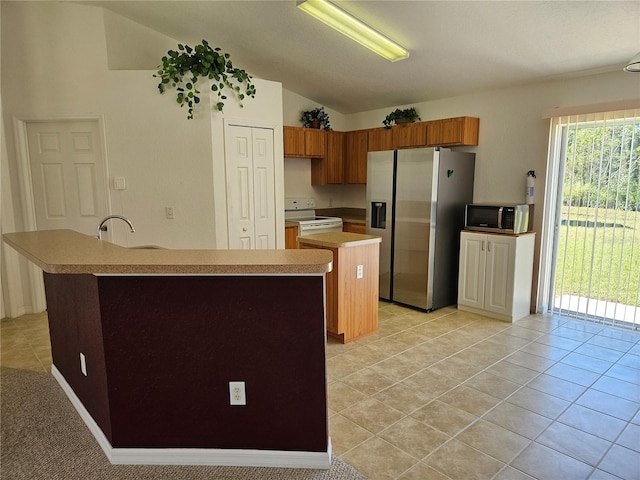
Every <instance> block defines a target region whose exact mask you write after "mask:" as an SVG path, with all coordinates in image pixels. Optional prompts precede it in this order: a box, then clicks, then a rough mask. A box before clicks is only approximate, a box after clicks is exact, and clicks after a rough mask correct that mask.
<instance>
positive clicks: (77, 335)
mask: <svg viewBox="0 0 640 480" xmlns="http://www.w3.org/2000/svg"><path fill="white" fill-rule="evenodd" d="M3 238H4V241H5V242H6V243H7V244H9V245H10V246H12V247H13V248H15V249H16V250H17V251H18V252H20V253H21V254H23V255H24V256H26V257H27V258H28V259H29V260H31V261H32V262H34V263H35V264H36V265H38V266H39V267H40V268H42V269H43V271H44V281H45V291H46V296H47V310H48V318H49V330H50V337H51V349H52V355H53V367H52V373H53V375H54V377H55V378H56V379H57V380H58V382H59V383H60V385H61V386H62V387H63V389H64V390H65V392H66V393H67V395H68V396H69V398H70V399H71V401H72V402H73V404H74V406H75V407H76V409H77V410H78V412H79V413H80V415H81V416H82V418H83V420H84V421H85V423H86V424H87V426H88V427H89V429H90V430H91V432H92V433H93V435H94V436H95V438H96V440H97V441H98V442H99V444H100V446H101V447H102V448H103V450H104V451H105V454H106V455H107V456H108V458H109V460H110V461H111V462H112V463H129V464H131V463H137V464H199V465H207V464H209V465H240V466H244V465H252V466H282V467H307V468H328V467H329V463H330V458H331V446H330V440H329V436H328V428H327V389H326V367H325V348H326V343H325V320H324V318H325V314H324V283H325V275H326V273H327V272H328V271H330V270H331V262H332V257H331V254H330V252H327V251H323V250H306V251H305V250H246V251H245V250H243V251H233V250H160V249H155V250H145V249H128V248H123V247H120V246H117V245H114V244H111V243H108V242H105V241H100V240H98V239H96V238H95V237H90V236H87V235H83V234H80V233H77V232H74V231H71V230H50V231H37V232H24V233H9V234H4V235H3ZM230 382H244V385H245V388H246V405H230V402H231V396H232V395H231V393H232V392H231V390H232V389H231V388H230Z"/></svg>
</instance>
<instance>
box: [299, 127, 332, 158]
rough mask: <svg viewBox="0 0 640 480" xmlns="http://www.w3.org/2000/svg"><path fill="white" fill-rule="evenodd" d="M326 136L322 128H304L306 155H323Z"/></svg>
mask: <svg viewBox="0 0 640 480" xmlns="http://www.w3.org/2000/svg"><path fill="white" fill-rule="evenodd" d="M326 142H327V140H326V138H325V132H324V131H323V130H318V129H315V128H305V129H304V154H305V156H307V157H324V155H325V151H326Z"/></svg>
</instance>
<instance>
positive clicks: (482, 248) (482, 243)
mask: <svg viewBox="0 0 640 480" xmlns="http://www.w3.org/2000/svg"><path fill="white" fill-rule="evenodd" d="M482 251H483V252H484V240H482Z"/></svg>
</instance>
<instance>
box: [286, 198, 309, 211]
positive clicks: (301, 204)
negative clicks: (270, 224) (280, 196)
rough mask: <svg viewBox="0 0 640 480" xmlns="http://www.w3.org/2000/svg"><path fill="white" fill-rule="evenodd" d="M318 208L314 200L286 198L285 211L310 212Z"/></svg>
mask: <svg viewBox="0 0 640 480" xmlns="http://www.w3.org/2000/svg"><path fill="white" fill-rule="evenodd" d="M314 208H316V201H315V200H314V199H313V198H285V199H284V209H285V210H309V209H314Z"/></svg>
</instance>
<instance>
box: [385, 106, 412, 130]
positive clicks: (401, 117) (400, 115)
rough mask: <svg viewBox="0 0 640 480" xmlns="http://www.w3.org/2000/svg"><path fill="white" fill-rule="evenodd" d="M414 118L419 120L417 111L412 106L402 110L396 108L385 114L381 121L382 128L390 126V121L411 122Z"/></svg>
mask: <svg viewBox="0 0 640 480" xmlns="http://www.w3.org/2000/svg"><path fill="white" fill-rule="evenodd" d="M416 120H420V117H419V116H418V112H416V109H415V108H414V107H411V108H405V109H404V110H400V109H399V108H396V109H395V110H394V111H393V112H391V113H390V114H389V115H387V116H386V118H385V119H384V120H383V121H382V124H383V125H384V128H391V123H392V122H393V123H395V124H396V125H398V124H400V123H413V122H415V121H416Z"/></svg>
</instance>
